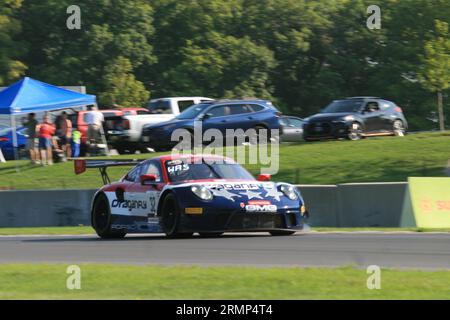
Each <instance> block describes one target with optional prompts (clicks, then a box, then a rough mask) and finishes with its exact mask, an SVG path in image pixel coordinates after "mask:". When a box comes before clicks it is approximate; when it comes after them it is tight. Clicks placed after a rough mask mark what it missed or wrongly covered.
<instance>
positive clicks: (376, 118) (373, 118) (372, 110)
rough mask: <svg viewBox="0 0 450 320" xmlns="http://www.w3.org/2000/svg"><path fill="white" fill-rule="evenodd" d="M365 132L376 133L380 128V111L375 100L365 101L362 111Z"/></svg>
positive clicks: (381, 123)
mask: <svg viewBox="0 0 450 320" xmlns="http://www.w3.org/2000/svg"><path fill="white" fill-rule="evenodd" d="M363 119H364V127H365V133H378V132H380V131H381V130H382V127H383V122H382V111H381V110H380V105H379V103H378V102H377V101H374V100H370V101H367V102H366V105H365V107H364V113H363Z"/></svg>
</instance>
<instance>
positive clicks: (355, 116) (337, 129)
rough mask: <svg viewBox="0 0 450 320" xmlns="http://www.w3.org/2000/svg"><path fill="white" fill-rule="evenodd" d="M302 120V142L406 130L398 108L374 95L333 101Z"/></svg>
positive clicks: (394, 133)
mask: <svg viewBox="0 0 450 320" xmlns="http://www.w3.org/2000/svg"><path fill="white" fill-rule="evenodd" d="M304 120H305V124H304V126H303V136H304V139H305V140H306V141H311V140H319V139H330V138H331V139H333V138H347V139H350V140H359V139H361V138H363V137H369V136H382V135H404V134H405V133H406V131H407V129H408V123H407V121H406V119H405V116H404V115H403V112H402V109H401V108H400V107H399V106H397V105H396V104H395V103H394V102H392V101H388V100H384V99H381V98H376V97H351V98H346V99H342V100H335V101H333V102H332V103H330V104H329V105H328V106H326V107H325V108H324V109H322V111H321V112H320V113H318V114H315V115H313V116H311V117H308V118H306V119H304Z"/></svg>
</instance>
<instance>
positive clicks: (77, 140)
mask: <svg viewBox="0 0 450 320" xmlns="http://www.w3.org/2000/svg"><path fill="white" fill-rule="evenodd" d="M80 145H81V132H80V131H78V129H77V128H74V129H73V130H72V158H78V157H79V156H80Z"/></svg>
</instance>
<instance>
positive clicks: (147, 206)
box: [125, 161, 163, 219]
mask: <svg viewBox="0 0 450 320" xmlns="http://www.w3.org/2000/svg"><path fill="white" fill-rule="evenodd" d="M143 174H154V175H155V176H156V180H155V183H153V184H145V185H143V184H142V183H141V182H140V177H141V175H143ZM133 180H134V181H132V183H130V184H128V186H127V187H126V190H125V199H126V200H129V201H130V203H129V205H128V210H129V211H130V215H132V216H136V217H142V218H143V219H144V218H145V219H149V218H151V217H155V216H156V210H157V208H158V201H159V197H160V194H161V189H162V188H161V186H162V184H163V176H162V171H161V165H160V163H159V162H158V161H148V162H145V163H143V164H141V165H140V166H139V170H138V171H137V172H136V174H135V175H134V177H133Z"/></svg>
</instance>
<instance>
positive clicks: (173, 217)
mask: <svg viewBox="0 0 450 320" xmlns="http://www.w3.org/2000/svg"><path fill="white" fill-rule="evenodd" d="M180 216H181V214H180V210H179V208H178V205H177V201H176V198H175V196H174V195H173V194H168V195H167V196H166V197H165V198H164V202H163V206H162V215H161V223H162V227H163V231H164V233H165V234H166V235H167V236H168V237H169V238H184V237H190V236H192V234H193V233H189V232H178V228H179V224H180Z"/></svg>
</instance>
